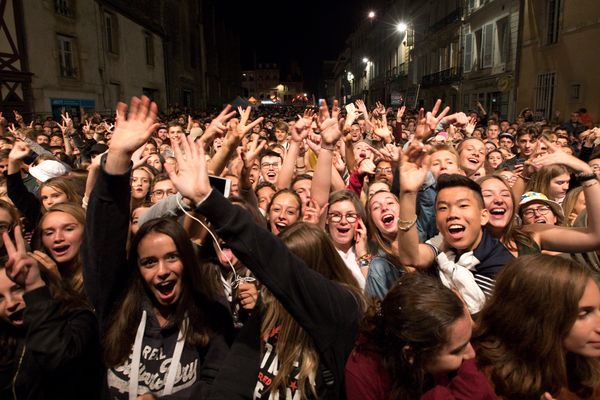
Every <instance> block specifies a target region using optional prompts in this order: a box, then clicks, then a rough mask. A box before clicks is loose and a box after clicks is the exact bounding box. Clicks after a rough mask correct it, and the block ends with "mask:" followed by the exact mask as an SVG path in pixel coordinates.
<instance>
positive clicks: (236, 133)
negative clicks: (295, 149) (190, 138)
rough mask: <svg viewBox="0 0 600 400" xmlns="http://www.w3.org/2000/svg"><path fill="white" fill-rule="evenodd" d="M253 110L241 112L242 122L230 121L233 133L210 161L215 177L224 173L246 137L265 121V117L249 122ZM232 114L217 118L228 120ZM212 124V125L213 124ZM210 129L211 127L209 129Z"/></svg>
mask: <svg viewBox="0 0 600 400" xmlns="http://www.w3.org/2000/svg"><path fill="white" fill-rule="evenodd" d="M226 110H227V108H225V110H223V112H221V114H223V113H226ZM250 111H251V108H250V107H247V108H246V109H245V110H242V111H240V112H241V116H240V121H239V122H237V123H236V122H235V121H230V123H232V126H231V128H232V129H231V131H230V132H228V135H227V136H226V137H225V140H224V141H223V146H222V147H221V148H220V149H219V151H217V153H216V154H215V155H214V157H213V158H212V159H211V160H210V166H209V170H210V171H212V173H213V174H214V175H220V174H221V172H223V169H224V168H225V166H226V165H227V163H228V162H229V159H230V158H231V156H232V155H233V154H234V153H235V149H236V148H237V146H238V145H239V144H240V143H241V142H242V139H243V138H244V136H245V135H246V134H247V133H248V132H250V131H251V130H252V128H254V126H256V125H258V124H260V123H261V122H262V120H263V117H259V118H257V119H256V120H254V121H252V122H248V120H249V118H250ZM228 115H231V113H230V114H224V115H223V116H221V115H219V117H217V118H222V119H226V118H227V117H228ZM211 124H212V123H211ZM209 129H210V127H209Z"/></svg>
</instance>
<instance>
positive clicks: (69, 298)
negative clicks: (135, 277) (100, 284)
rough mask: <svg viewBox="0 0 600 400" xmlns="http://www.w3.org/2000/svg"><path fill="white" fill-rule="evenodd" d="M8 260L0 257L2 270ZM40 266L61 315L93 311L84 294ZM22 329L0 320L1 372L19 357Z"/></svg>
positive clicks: (9, 367)
mask: <svg viewBox="0 0 600 400" xmlns="http://www.w3.org/2000/svg"><path fill="white" fill-rule="evenodd" d="M7 261H8V257H7V256H2V257H0V270H2V269H4V268H5V267H6V263H7ZM39 267H40V277H41V278H42V280H43V281H44V282H45V283H46V285H47V286H48V290H49V291H50V295H51V296H52V298H53V299H56V300H60V303H61V307H60V308H59V309H58V310H57V312H58V315H59V316H65V315H67V314H69V313H71V312H73V311H76V310H88V311H89V312H92V307H91V306H90V305H89V303H88V302H87V300H86V299H85V297H84V296H82V295H80V294H79V293H77V292H76V291H75V290H73V288H71V287H70V286H69V285H67V284H66V283H65V282H64V281H62V280H61V279H59V278H58V277H57V276H56V275H55V274H53V273H51V272H50V271H49V270H47V269H46V268H44V267H43V266H41V265H40V266H39ZM7 279H8V278H7ZM22 329H24V328H23V327H14V326H12V325H10V324H8V323H7V322H4V321H2V320H0V349H2V351H1V352H0V373H5V372H6V371H8V370H10V369H12V368H13V367H14V364H13V363H14V362H15V358H16V357H17V354H16V352H17V347H18V341H17V337H20V336H22V332H21V330H22ZM13 372H14V371H13Z"/></svg>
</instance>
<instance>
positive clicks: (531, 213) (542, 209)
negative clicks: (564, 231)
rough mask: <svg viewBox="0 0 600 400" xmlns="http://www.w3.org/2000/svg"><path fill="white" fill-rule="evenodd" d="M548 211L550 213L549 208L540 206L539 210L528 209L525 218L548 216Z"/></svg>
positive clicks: (524, 212) (524, 213)
mask: <svg viewBox="0 0 600 400" xmlns="http://www.w3.org/2000/svg"><path fill="white" fill-rule="evenodd" d="M548 211H550V207H549V206H539V207H538V208H528V209H527V210H525V211H523V216H524V217H527V218H531V217H533V216H535V213H538V214H539V215H546V214H548Z"/></svg>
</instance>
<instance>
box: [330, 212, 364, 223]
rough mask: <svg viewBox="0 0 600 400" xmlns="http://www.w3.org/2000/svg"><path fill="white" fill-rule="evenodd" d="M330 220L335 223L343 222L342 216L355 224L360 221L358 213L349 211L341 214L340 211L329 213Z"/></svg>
mask: <svg viewBox="0 0 600 400" xmlns="http://www.w3.org/2000/svg"><path fill="white" fill-rule="evenodd" d="M327 218H328V219H329V222H333V223H334V224H339V223H340V222H342V218H346V221H348V223H349V224H353V223H355V222H356V221H358V214H354V213H348V214H340V213H331V214H328V215H327Z"/></svg>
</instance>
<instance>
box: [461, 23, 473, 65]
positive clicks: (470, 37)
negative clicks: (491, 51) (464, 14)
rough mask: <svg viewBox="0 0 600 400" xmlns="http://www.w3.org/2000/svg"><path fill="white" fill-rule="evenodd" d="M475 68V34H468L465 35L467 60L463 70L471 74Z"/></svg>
mask: <svg viewBox="0 0 600 400" xmlns="http://www.w3.org/2000/svg"><path fill="white" fill-rule="evenodd" d="M472 68H473V34H472V33H467V34H466V35H465V59H464V63H463V70H464V71H465V72H471V69H472Z"/></svg>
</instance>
